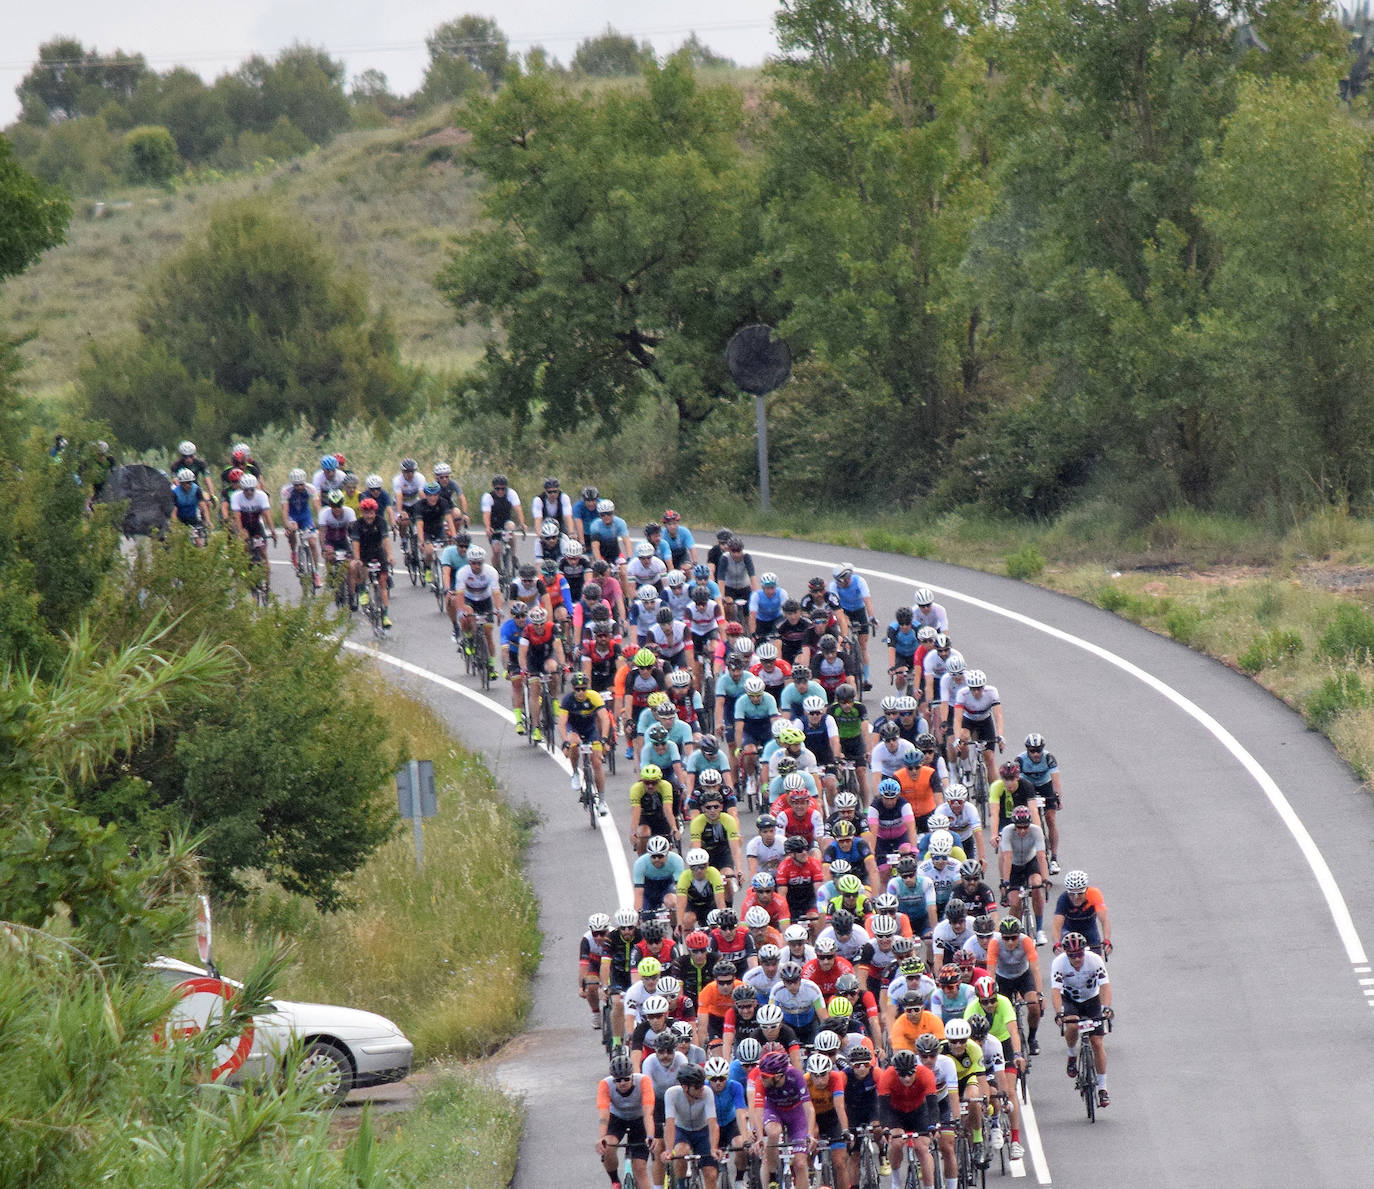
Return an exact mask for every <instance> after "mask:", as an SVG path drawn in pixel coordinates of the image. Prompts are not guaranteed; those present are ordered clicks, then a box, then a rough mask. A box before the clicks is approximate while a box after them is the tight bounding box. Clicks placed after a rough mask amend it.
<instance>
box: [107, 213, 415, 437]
mask: <svg viewBox="0 0 1374 1189" xmlns="http://www.w3.org/2000/svg"><path fill="white" fill-rule="evenodd" d="M138 324H139V333H138V335H137V336H136V338H135V339H134V340H133V341H132V342H124V343H119V344H117V345H108V344H107V345H104V346H99V347H97V348H95V349H94V350H93V351H92V353H91V356H90V358H89V360H88V363H87V365H86V367H85V368H84V369H83V376H82V384H83V390H84V392H85V394H86V398H87V401H88V403H89V405H90V407H91V408H92V409H93V410H95V411H96V415H97V416H98V417H100V418H102V419H106V420H109V421H110V422H111V423H112V424H113V423H116V417H119V418H121V420H119V421H118V422H117V423H118V424H119V425H120V427H121V436H122V437H123V439H124V440H125V441H127V442H129V443H130V444H132V445H135V446H137V447H139V448H148V447H152V446H155V445H158V446H162V445H165V444H166V443H167V442H168V441H170V440H172V438H173V437H176V436H177V433H180V434H181V436H184V435H185V433H186V432H187V430H189V429H190V428H192V427H197V426H199V427H203V428H197V429H196V433H197V434H198V435H200V436H201V437H205V438H207V439H208V440H212V441H213V440H216V439H223V438H225V437H227V436H228V435H229V434H230V433H232V432H241V433H251V432H252V431H253V430H254V429H257V428H259V427H260V426H263V425H267V424H269V423H271V422H273V421H277V422H284V421H289V420H295V419H296V418H297V417H299V416H302V415H304V416H305V417H307V418H308V419H309V420H311V421H312V422H314V423H316V424H320V425H325V424H328V423H329V422H330V421H331V420H332V419H333V418H334V417H336V416H338V417H351V416H360V415H362V416H369V417H388V416H391V415H393V414H394V413H396V412H397V411H398V410H399V409H400V408H401V407H402V406H403V405H404V404H405V402H406V400H407V399H408V397H409V395H410V393H411V391H412V388H413V379H412V377H411V375H410V373H409V372H408V371H407V369H406V368H405V367H403V366H402V364H401V361H400V357H399V353H398V351H397V346H396V340H395V336H394V334H393V333H392V330H391V327H390V324H389V321H388V320H387V318H386V317H385V316H383V315H378V316H375V317H374V316H371V315H369V313H368V309H367V296H366V291H365V289H364V288H363V285H362V282H361V281H360V280H359V279H358V278H357V277H355V276H351V275H350V276H341V275H340V274H339V273H338V272H337V271H336V269H335V266H334V263H333V261H332V260H331V259H330V257H329V255H328V254H327V253H326V252H325V250H324V249H323V247H322V245H321V244H320V242H319V240H318V238H317V237H316V236H315V235H314V233H313V232H312V231H310V230H309V229H308V228H307V227H305V226H304V225H302V224H300V223H298V222H297V221H295V220H294V219H292V218H290V217H288V216H286V215H283V214H280V213H278V212H277V211H276V210H275V209H274V208H273V207H271V206H269V205H267V204H266V203H262V202H256V201H252V200H243V201H233V202H229V203H225V204H223V205H221V206H219V207H217V208H216V209H215V210H214V211H213V212H212V213H211V216H210V220H209V224H208V226H207V227H206V229H205V231H204V233H203V234H201V235H199V236H197V237H195V238H194V239H192V240H191V241H190V242H189V243H188V244H187V245H186V246H185V247H184V248H183V249H182V251H181V252H179V253H178V254H177V255H175V256H174V257H172V258H171V259H170V260H168V261H167V262H166V263H165V265H164V266H163V268H162V269H161V271H160V272H159V273H158V275H157V276H156V277H155V279H154V280H153V281H152V282H151V284H150V286H149V288H148V289H147V290H146V292H145V293H144V295H143V297H142V300H141V302H140V305H139V310H138ZM169 385H170V387H169ZM169 425H180V426H184V427H186V429H182V430H178V431H176V433H173V434H171V435H170V436H169V435H168V433H167V429H168V427H169Z"/></svg>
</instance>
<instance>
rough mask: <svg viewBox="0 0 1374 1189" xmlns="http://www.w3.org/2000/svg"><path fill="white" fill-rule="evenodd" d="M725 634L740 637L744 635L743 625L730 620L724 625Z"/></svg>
mask: <svg viewBox="0 0 1374 1189" xmlns="http://www.w3.org/2000/svg"><path fill="white" fill-rule="evenodd" d="M725 634H726V635H727V636H742V635H744V625H743V624H742V623H736V622H735V621H734V620H733V619H732V620H731V621H730V622H729V623H727V624H726V625H725Z"/></svg>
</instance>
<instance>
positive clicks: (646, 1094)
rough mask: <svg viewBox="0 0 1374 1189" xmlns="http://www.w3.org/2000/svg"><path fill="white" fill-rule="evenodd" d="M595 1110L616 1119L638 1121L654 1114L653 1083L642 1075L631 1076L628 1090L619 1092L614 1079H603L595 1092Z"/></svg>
mask: <svg viewBox="0 0 1374 1189" xmlns="http://www.w3.org/2000/svg"><path fill="white" fill-rule="evenodd" d="M596 1109H597V1110H598V1111H605V1112H606V1113H607V1114H609V1115H611V1116H612V1117H613V1118H616V1119H640V1120H643V1118H644V1116H645V1115H646V1114H648V1115H652V1114H653V1112H654V1086H653V1082H652V1081H650V1079H649V1078H648V1077H647V1076H645V1075H644V1074H642V1073H637V1074H634V1075H632V1077H631V1079H630V1085H629V1088H628V1089H626V1090H621V1089H619V1088H618V1087H617V1086H616V1083H615V1079H614V1078H610V1077H604V1078H602V1079H601V1082H600V1084H599V1085H598V1086H597V1090H596Z"/></svg>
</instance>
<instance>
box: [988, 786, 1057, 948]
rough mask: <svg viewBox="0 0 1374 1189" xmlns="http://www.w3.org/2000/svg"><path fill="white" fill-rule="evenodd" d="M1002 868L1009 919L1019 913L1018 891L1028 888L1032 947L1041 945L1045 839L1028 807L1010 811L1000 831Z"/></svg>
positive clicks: (1042, 933)
mask: <svg viewBox="0 0 1374 1189" xmlns="http://www.w3.org/2000/svg"><path fill="white" fill-rule="evenodd" d="M998 849H999V850H1000V852H1001V853H1000V855H999V858H1000V861H1001V864H1002V888H1003V890H1004V891H1005V892H1006V898H1007V904H1008V906H1009V907H1010V908H1011V911H1012V915H1013V916H1019V915H1020V913H1021V897H1022V894H1023V893H1022V889H1023V888H1027V887H1028V888H1030V892H1031V904H1032V907H1033V908H1034V911H1035V944H1036V945H1044V944H1045V883H1046V881H1047V880H1048V879H1049V871H1048V869H1047V868H1046V865H1045V835H1044V834H1043V833H1042V832H1041V830H1040V827H1039V826H1037V825H1033V824H1032V823H1031V811H1030V806H1028V805H1018V806H1017V807H1016V808H1015V809H1013V810H1012V811H1011V821H1010V822H1008V823H1007V824H1006V826H1004V827H1003V829H1002V837H1001V839H1000V842H999V844H998Z"/></svg>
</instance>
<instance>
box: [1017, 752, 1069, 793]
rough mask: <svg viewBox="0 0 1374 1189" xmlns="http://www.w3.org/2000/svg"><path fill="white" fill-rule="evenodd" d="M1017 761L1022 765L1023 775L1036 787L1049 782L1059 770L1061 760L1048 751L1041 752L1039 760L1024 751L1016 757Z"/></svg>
mask: <svg viewBox="0 0 1374 1189" xmlns="http://www.w3.org/2000/svg"><path fill="white" fill-rule="evenodd" d="M1016 762H1017V763H1018V764H1020V765H1021V775H1022V776H1023V777H1025V779H1026V780H1028V781H1030V783H1031V784H1033V785H1035V787H1036V788H1041V787H1043V786H1044V785H1047V784H1049V783H1050V779H1051V778H1052V777H1053V776H1054V774H1055V773H1056V772H1058V771H1059V761H1058V760H1056V759H1055V758H1054V756H1052V755H1051V754H1050V753H1049V752H1048V751H1045V752H1041V754H1040V759H1039V760H1032V759H1031V758H1030V756H1028V755H1027V754H1026V753H1025V752H1024V751H1023V752H1022V753H1021V754H1020V755H1019V756H1017V757H1016Z"/></svg>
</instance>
